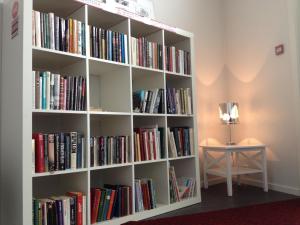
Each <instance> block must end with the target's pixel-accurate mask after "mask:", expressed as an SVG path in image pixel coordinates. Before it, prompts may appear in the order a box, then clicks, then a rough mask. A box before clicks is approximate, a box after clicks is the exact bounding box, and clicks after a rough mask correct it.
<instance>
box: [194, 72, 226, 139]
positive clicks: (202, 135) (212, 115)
mask: <svg viewBox="0 0 300 225" xmlns="http://www.w3.org/2000/svg"><path fill="white" fill-rule="evenodd" d="M212 77H213V79H211V78H212ZM227 80H228V79H227V75H226V73H225V68H223V69H222V71H220V74H219V75H218V76H211V77H209V76H203V77H201V78H200V77H199V76H198V79H197V101H198V106H197V107H198V108H197V111H198V116H197V119H198V127H199V135H198V136H199V143H203V141H205V140H208V139H211V140H216V141H217V142H220V143H222V142H224V141H226V139H227V136H226V127H225V126H222V124H221V123H220V121H219V111H218V105H219V103H221V102H224V101H226V100H227V96H228V93H227V88H226V87H227V85H226V84H227Z"/></svg>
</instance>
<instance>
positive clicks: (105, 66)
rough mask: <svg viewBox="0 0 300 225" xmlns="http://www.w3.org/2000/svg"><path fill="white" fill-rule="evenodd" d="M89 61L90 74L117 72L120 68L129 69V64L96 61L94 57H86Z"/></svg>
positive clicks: (102, 60)
mask: <svg viewBox="0 0 300 225" xmlns="http://www.w3.org/2000/svg"><path fill="white" fill-rule="evenodd" d="M88 59H89V61H90V70H91V71H90V73H91V74H94V75H96V74H99V73H101V74H106V73H110V72H112V71H116V70H119V69H120V68H129V64H125V63H120V62H114V61H111V60H106V59H98V58H94V57H88Z"/></svg>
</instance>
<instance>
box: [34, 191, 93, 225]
mask: <svg viewBox="0 0 300 225" xmlns="http://www.w3.org/2000/svg"><path fill="white" fill-rule="evenodd" d="M86 211H87V210H86V196H85V195H84V194H83V193H81V192H69V193H67V194H66V195H64V196H52V197H50V198H44V199H36V198H33V199H32V224H33V225H39V224H49V225H51V224H59V225H78V224H81V225H86Z"/></svg>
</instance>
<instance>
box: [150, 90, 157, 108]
mask: <svg viewBox="0 0 300 225" xmlns="http://www.w3.org/2000/svg"><path fill="white" fill-rule="evenodd" d="M158 91H159V90H158V89H155V90H152V92H153V93H152V98H151V104H150V113H153V111H154V106H155V102H156V98H157V94H158Z"/></svg>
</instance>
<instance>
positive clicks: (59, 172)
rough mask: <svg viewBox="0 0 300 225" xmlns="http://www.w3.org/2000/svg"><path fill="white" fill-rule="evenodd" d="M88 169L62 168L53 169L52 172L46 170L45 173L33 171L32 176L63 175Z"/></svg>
mask: <svg viewBox="0 0 300 225" xmlns="http://www.w3.org/2000/svg"><path fill="white" fill-rule="evenodd" d="M87 171H88V169H86V168H84V169H76V170H63V171H53V172H46V173H33V174H32V177H33V178H34V177H48V176H56V175H63V174H73V173H83V172H87Z"/></svg>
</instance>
